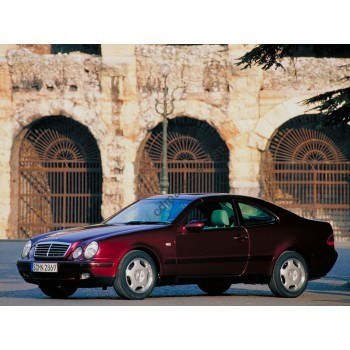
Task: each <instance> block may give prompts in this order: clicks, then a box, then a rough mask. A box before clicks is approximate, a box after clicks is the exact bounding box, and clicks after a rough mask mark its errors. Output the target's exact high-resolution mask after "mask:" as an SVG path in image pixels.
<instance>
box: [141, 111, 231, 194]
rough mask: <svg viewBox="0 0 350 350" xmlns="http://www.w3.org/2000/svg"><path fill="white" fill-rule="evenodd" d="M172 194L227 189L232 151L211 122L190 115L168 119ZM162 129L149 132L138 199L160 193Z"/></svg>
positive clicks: (223, 190) (170, 191) (158, 128)
mask: <svg viewBox="0 0 350 350" xmlns="http://www.w3.org/2000/svg"><path fill="white" fill-rule="evenodd" d="M167 140H168V147H167V148H168V150H167V158H168V176H169V183H170V187H169V193H213V192H228V191H229V180H228V173H229V171H228V162H229V151H228V148H227V146H226V144H225V142H224V141H223V140H222V139H221V137H220V135H219V134H218V133H217V131H216V130H215V129H214V128H212V127H211V126H210V125H209V124H208V123H206V122H203V121H199V120H194V119H191V118H187V117H178V118H175V119H172V120H170V121H169V131H168V136H167ZM162 155H163V129H162V127H161V125H158V126H157V127H156V128H155V129H154V130H153V131H152V133H151V134H150V135H149V138H148V140H147V143H146V145H145V148H144V150H143V154H142V157H141V160H140V163H139V164H140V168H139V172H138V173H139V174H138V188H137V196H138V198H143V197H146V196H149V195H154V194H158V193H160V176H161V168H162Z"/></svg>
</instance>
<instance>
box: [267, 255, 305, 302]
mask: <svg viewBox="0 0 350 350" xmlns="http://www.w3.org/2000/svg"><path fill="white" fill-rule="evenodd" d="M307 283H308V267H307V264H306V261H305V259H304V258H303V257H302V256H301V255H300V254H298V253H296V252H293V251H286V252H284V253H282V254H281V255H280V256H279V258H278V259H277V261H276V264H275V266H274V269H273V272H272V276H271V281H270V283H269V288H270V290H271V292H272V293H273V294H275V295H276V296H278V297H284V298H296V297H298V296H299V295H301V294H303V292H304V291H305V289H306V286H307Z"/></svg>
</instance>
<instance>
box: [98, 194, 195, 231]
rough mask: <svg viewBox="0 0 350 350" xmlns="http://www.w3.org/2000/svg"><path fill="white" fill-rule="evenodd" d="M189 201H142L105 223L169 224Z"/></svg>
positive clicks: (170, 199) (167, 199) (172, 199)
mask: <svg viewBox="0 0 350 350" xmlns="http://www.w3.org/2000/svg"><path fill="white" fill-rule="evenodd" d="M190 202H191V200H185V199H177V198H174V197H173V196H169V197H167V198H158V199H156V198H152V199H143V200H141V201H139V202H136V203H135V204H132V205H131V206H130V207H127V208H126V209H124V210H123V211H121V212H120V213H119V214H117V215H116V216H114V217H112V218H111V219H109V220H108V221H106V222H105V224H107V225H116V224H127V225H138V224H170V223H172V222H173V221H174V220H175V219H176V217H177V216H178V215H179V214H180V212H181V211H182V210H183V209H185V208H186V207H187V205H188V204H189V203H190Z"/></svg>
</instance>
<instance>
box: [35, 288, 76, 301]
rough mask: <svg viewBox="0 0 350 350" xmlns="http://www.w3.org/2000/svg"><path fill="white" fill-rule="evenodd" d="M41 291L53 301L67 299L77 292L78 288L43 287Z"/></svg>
mask: <svg viewBox="0 0 350 350" xmlns="http://www.w3.org/2000/svg"><path fill="white" fill-rule="evenodd" d="M39 289H40V290H41V291H42V292H43V293H44V294H45V295H47V296H48V297H50V298H53V299H66V298H68V297H70V296H71V295H72V294H74V293H75V292H76V291H77V289H78V288H77V287H69V286H59V285H41V286H39Z"/></svg>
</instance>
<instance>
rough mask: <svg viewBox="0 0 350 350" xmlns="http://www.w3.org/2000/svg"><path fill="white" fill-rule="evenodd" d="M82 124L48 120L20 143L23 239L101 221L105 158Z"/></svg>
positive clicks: (20, 224) (20, 222) (19, 216)
mask: <svg viewBox="0 0 350 350" xmlns="http://www.w3.org/2000/svg"><path fill="white" fill-rule="evenodd" d="M99 157H100V156H99V151H98V148H97V145H96V141H95V140H94V139H93V137H92V136H91V135H90V133H89V132H88V130H87V129H86V128H85V127H84V126H82V125H81V124H79V123H77V122H74V121H72V120H69V119H66V118H63V117H52V118H47V119H44V120H43V121H41V122H39V123H38V124H36V125H34V126H33V127H32V129H31V130H29V132H28V133H27V135H26V136H25V138H24V140H23V141H22V145H21V149H20V159H19V181H18V183H19V187H18V188H19V204H18V208H19V213H18V214H19V215H18V221H19V233H18V236H19V238H27V237H32V236H35V235H37V234H40V233H43V232H47V231H52V230H58V229H65V228H70V227H77V226H83V225H87V224H92V223H97V222H100V221H101V214H100V206H101V190H102V171H101V161H100V159H99Z"/></svg>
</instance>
